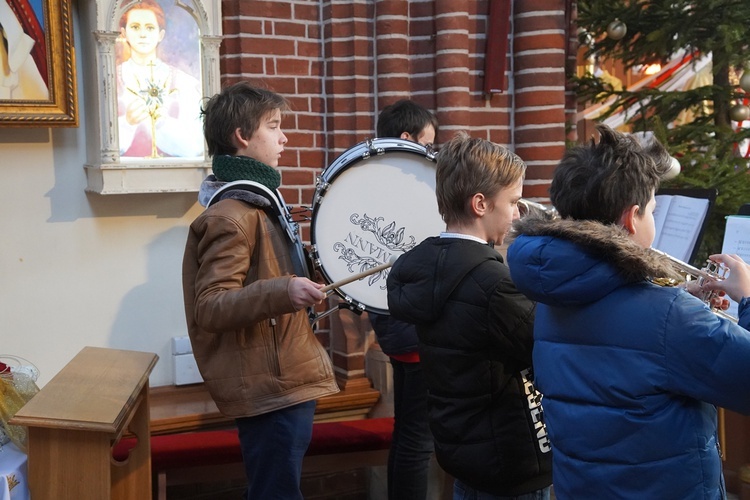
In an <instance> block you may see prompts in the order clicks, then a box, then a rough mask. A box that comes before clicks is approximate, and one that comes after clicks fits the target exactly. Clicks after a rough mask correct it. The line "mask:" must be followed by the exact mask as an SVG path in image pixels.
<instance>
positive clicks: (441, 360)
mask: <svg viewBox="0 0 750 500" xmlns="http://www.w3.org/2000/svg"><path fill="white" fill-rule="evenodd" d="M388 307H389V309H390V311H391V314H392V315H393V316H394V317H396V318H398V319H401V320H403V321H407V322H410V323H414V324H416V325H417V333H418V335H419V353H420V359H421V362H422V368H423V370H424V373H425V376H426V378H427V385H428V388H429V391H430V400H429V401H430V426H431V429H432V433H433V436H434V439H435V452H436V455H437V458H438V461H439V463H440V465H441V466H442V467H443V468H444V469H445V470H446V471H447V472H448V473H450V474H451V475H453V476H454V477H456V478H458V479H460V480H461V481H463V482H464V483H466V484H468V485H469V486H471V487H473V488H476V489H478V490H481V491H485V492H488V493H493V494H496V495H502V496H516V495H520V494H523V493H528V492H531V491H535V490H538V489H541V488H543V487H545V486H548V485H549V484H550V483H551V480H552V479H551V458H552V457H551V452H550V446H549V442H548V440H547V432H546V428H545V426H544V423H543V422H544V421H543V411H542V407H541V395H540V394H539V393H538V392H537V391H536V389H535V388H534V385H533V374H532V372H531V369H530V366H531V349H532V344H533V337H532V334H533V326H534V311H535V305H534V303H532V302H530V301H529V300H528V299H527V298H526V297H524V296H523V295H521V294H520V293H519V292H518V290H517V289H516V287H515V285H514V284H513V283H512V281H511V280H510V273H509V270H508V267H507V266H506V265H505V264H504V263H503V259H502V257H501V256H500V254H498V253H497V251H495V250H494V249H492V248H491V247H489V246H488V245H483V244H481V243H478V242H475V241H469V240H465V239H456V238H437V237H436V238H428V239H427V240H425V241H424V242H423V243H421V244H420V245H419V246H417V247H416V248H414V249H413V250H411V251H409V252H407V253H406V254H404V255H402V256H401V257H399V259H398V260H397V261H396V263H395V264H394V266H393V269H392V270H391V272H390V274H389V276H388Z"/></svg>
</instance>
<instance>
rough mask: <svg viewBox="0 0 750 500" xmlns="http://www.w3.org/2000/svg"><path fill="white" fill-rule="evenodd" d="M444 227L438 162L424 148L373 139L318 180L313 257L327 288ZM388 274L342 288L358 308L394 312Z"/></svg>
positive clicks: (374, 276) (364, 143)
mask: <svg viewBox="0 0 750 500" xmlns="http://www.w3.org/2000/svg"><path fill="white" fill-rule="evenodd" d="M443 229H444V224H443V221H442V218H441V217H440V214H439V213H438V209H437V200H436V198H435V158H434V154H432V152H431V151H429V150H428V149H427V148H425V147H424V146H421V145H420V144H417V143H413V142H410V141H404V140H401V139H373V140H370V141H365V142H363V143H360V144H358V145H356V146H354V147H353V148H351V149H349V150H347V151H346V152H344V153H343V154H342V155H341V156H340V157H339V158H338V159H337V160H336V161H335V162H334V163H333V164H331V166H329V167H328V168H326V169H325V170H324V172H323V173H322V174H321V176H320V177H319V179H318V184H317V186H316V194H315V200H314V204H313V217H312V226H311V233H312V234H311V240H312V248H311V254H312V257H313V261H314V263H315V266H316V267H317V268H318V269H319V270H320V271H321V274H322V275H323V277H324V279H325V280H326V281H327V282H328V283H334V282H336V281H339V280H342V279H346V278H347V276H351V275H352V274H355V273H360V272H363V271H367V270H369V269H373V268H374V267H376V266H378V265H381V264H384V263H386V262H388V261H390V260H392V258H393V257H394V256H396V257H397V256H399V255H401V254H403V253H405V252H407V251H409V250H410V249H412V248H414V247H415V246H416V245H417V244H419V243H420V242H421V241H422V240H424V239H425V238H426V237H428V236H436V235H438V234H439V233H440V231H442V230H443ZM389 272H390V269H383V270H381V271H379V272H375V273H373V274H370V275H368V276H366V277H364V278H361V279H359V280H356V281H354V282H351V283H348V284H347V285H344V286H341V287H340V288H336V289H335V290H336V292H337V293H338V294H339V295H340V296H341V297H342V298H344V299H345V300H346V301H347V302H348V303H349V304H350V306H351V308H353V309H358V310H367V311H372V312H376V313H380V314H388V303H387V293H386V278H387V276H388V273H389Z"/></svg>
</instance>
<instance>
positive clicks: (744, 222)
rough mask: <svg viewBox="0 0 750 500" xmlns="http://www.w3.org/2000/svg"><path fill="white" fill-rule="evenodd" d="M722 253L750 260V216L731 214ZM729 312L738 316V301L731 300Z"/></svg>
mask: <svg viewBox="0 0 750 500" xmlns="http://www.w3.org/2000/svg"><path fill="white" fill-rule="evenodd" d="M721 253H736V254H737V255H739V256H740V257H742V260H744V261H745V262H750V217H744V216H741V215H730V216H729V217H727V227H726V230H725V232H724V244H723V245H722V247H721ZM727 312H728V313H729V314H731V315H732V316H734V317H735V318H736V317H737V302H735V301H733V300H731V299H730V300H729V309H728V310H727Z"/></svg>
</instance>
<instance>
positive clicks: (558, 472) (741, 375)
mask: <svg viewBox="0 0 750 500" xmlns="http://www.w3.org/2000/svg"><path fill="white" fill-rule="evenodd" d="M598 130H599V133H600V135H601V138H600V141H599V142H598V144H597V143H594V142H593V141H592V143H591V144H590V145H586V146H580V147H576V148H573V149H571V150H569V151H568V152H566V154H565V156H564V157H563V159H562V160H561V162H560V164H559V165H558V167H557V169H556V170H555V174H554V178H553V180H552V185H551V187H550V198H551V200H552V204H553V205H554V207H555V208H556V209H557V211H558V213H559V215H560V218H558V219H555V220H541V219H534V218H531V217H529V218H524V219H522V220H520V221H517V223H516V225H515V228H514V229H515V231H516V233H517V234H518V236H517V237H516V239H515V241H514V242H513V243H512V244H511V245H510V247H509V249H508V265H509V267H510V270H511V276H512V278H513V281H514V282H515V283H516V285H517V286H518V288H519V290H520V291H521V292H523V293H524V294H525V295H527V296H528V297H529V298H530V299H532V300H534V301H537V313H536V323H535V327H534V353H533V360H534V370H535V373H536V381H537V384H538V387H539V390H540V391H541V392H542V393H543V394H544V410H545V417H546V421H547V426H548V431H549V436H550V441H551V444H552V450H553V483H554V485H555V494H556V496H557V498H559V499H563V500H564V499H575V500H581V499H584V500H585V499H597V500H598V499H602V498H606V499H628V500H631V499H635V498H639V499H640V498H644V499H657V498H658V499H660V500H663V499H680V500H685V499H718V498H725V497H726V492H725V487H724V479H723V475H722V470H721V451H720V449H719V441H718V437H717V411H716V407H717V406H721V407H724V408H727V409H730V410H733V411H737V412H741V413H745V414H748V413H750V363H749V362H748V361H750V333H748V331H747V327H748V325H749V324H750V307H748V302H749V299H748V296H750V267H749V266H748V265H747V264H746V263H744V262H743V261H742V260H741V259H739V258H738V257H737V256H730V255H714V256H711V258H712V259H714V260H716V261H718V262H723V263H725V264H726V265H727V267H729V269H730V270H731V274H730V276H729V278H728V279H726V280H725V281H723V282H714V283H711V284H709V285H706V288H713V289H717V290H723V291H725V292H726V293H727V294H728V295H729V296H730V297H732V298H733V299H735V300H737V301H738V302H739V303H740V305H739V325H737V324H735V323H733V322H731V321H729V320H727V319H725V318H722V317H719V316H717V315H716V314H714V313H712V312H711V311H710V310H709V308H708V307H707V306H706V305H705V304H704V303H703V302H701V301H700V300H698V299H697V298H695V297H693V296H692V295H690V294H689V293H687V292H686V291H685V290H683V289H682V288H679V287H667V286H660V285H659V284H657V283H663V280H659V279H658V278H661V277H668V276H669V275H670V274H672V273H673V272H674V271H673V268H672V264H671V262H670V261H669V259H668V258H667V257H665V256H662V255H658V254H656V253H655V252H653V251H652V250H650V248H649V247H650V245H651V244H652V242H653V239H654V233H655V228H654V217H653V210H654V206H655V204H656V202H655V199H654V193H655V191H656V189H657V188H658V185H659V180H660V176H661V175H662V174H663V172H664V171H665V170H666V169H667V166H668V164H669V161H670V157H669V155H668V153H667V152H666V150H665V149H664V147H663V146H662V145H661V144H658V143H653V144H652V145H650V146H648V147H646V148H644V147H642V146H641V145H639V143H638V142H636V140H635V139H633V138H632V137H629V136H625V135H623V134H620V133H617V132H615V131H613V130H611V129H610V128H608V127H605V126H599V127H598Z"/></svg>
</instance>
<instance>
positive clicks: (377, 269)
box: [320, 255, 398, 293]
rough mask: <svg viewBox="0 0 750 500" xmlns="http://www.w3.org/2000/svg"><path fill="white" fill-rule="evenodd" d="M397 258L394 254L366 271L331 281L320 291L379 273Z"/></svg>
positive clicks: (329, 289) (326, 290)
mask: <svg viewBox="0 0 750 500" xmlns="http://www.w3.org/2000/svg"><path fill="white" fill-rule="evenodd" d="M397 258H398V257H396V256H395V255H392V256H391V258H390V259H389V260H388V262H385V263H383V264H379V265H377V266H375V267H371V268H370V269H368V270H366V271H362V272H360V273H356V274H352V275H351V276H347V277H346V278H344V279H340V280H338V281H336V282H334V283H331V284H330V285H326V286H324V287H323V288H321V289H320V291H321V292H326V293H328V292H330V291H331V290H333V289H334V288H338V287H340V286H344V285H346V284H348V283H351V282H352V281H357V280H358V279H362V278H364V277H365V276H370V275H371V274H375V273H378V272H380V271H382V270H383V269H388V268H389V267H391V266H392V265H393V263H394V262H396V259H397Z"/></svg>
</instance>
